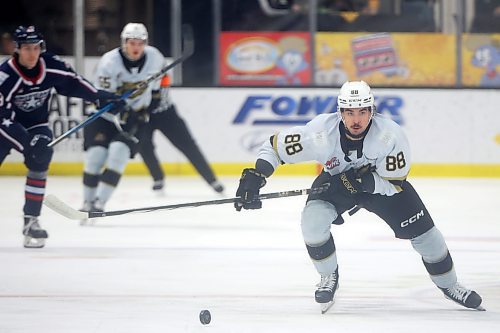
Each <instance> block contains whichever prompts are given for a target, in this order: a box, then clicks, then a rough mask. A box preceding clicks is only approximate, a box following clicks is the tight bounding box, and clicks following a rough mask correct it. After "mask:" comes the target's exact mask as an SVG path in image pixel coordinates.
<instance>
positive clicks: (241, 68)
mask: <svg viewBox="0 0 500 333" xmlns="http://www.w3.org/2000/svg"><path fill="white" fill-rule="evenodd" d="M309 45H310V44H309V33H307V32H223V33H221V35H220V54H219V65H220V72H219V81H220V84H222V85H238V86H240V85H259V86H275V85H277V86H289V85H308V84H310V83H311V51H310V48H309Z"/></svg>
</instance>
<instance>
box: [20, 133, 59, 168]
mask: <svg viewBox="0 0 500 333" xmlns="http://www.w3.org/2000/svg"><path fill="white" fill-rule="evenodd" d="M51 141H52V138H51V137H49V136H47V135H45V134H35V135H33V136H32V138H31V140H30V142H29V143H28V145H27V146H26V147H24V154H25V155H26V156H27V157H28V158H31V159H33V161H35V162H36V163H38V164H47V163H49V162H50V160H51V159H52V154H53V153H54V149H53V148H52V147H49V146H47V145H48V144H49V143H50V142H51Z"/></svg>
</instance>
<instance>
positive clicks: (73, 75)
mask: <svg viewBox="0 0 500 333" xmlns="http://www.w3.org/2000/svg"><path fill="white" fill-rule="evenodd" d="M47 72H48V73H53V74H57V75H63V76H71V77H73V78H76V79H78V81H80V83H81V84H82V85H83V86H85V87H86V88H87V89H88V90H90V91H92V92H97V89H95V88H94V86H92V85H91V84H90V83H88V82H87V81H85V80H83V79H82V78H81V77H80V76H79V75H77V74H75V73H73V72H66V71H62V70H59V69H47Z"/></svg>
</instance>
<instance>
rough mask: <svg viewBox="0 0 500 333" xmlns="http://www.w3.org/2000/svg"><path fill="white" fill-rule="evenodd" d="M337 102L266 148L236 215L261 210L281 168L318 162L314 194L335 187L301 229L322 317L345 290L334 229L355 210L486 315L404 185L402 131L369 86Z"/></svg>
mask: <svg viewBox="0 0 500 333" xmlns="http://www.w3.org/2000/svg"><path fill="white" fill-rule="evenodd" d="M337 103H338V104H337V105H338V106H337V108H338V109H337V111H338V112H337V113H335V114H322V115H318V116H317V117H315V118H314V119H313V120H311V121H310V122H309V123H307V124H306V125H305V126H298V127H292V128H290V129H287V130H284V131H281V132H280V133H278V134H276V135H273V136H272V137H271V138H270V139H269V140H268V141H267V142H265V143H264V144H263V146H262V147H261V149H260V150H259V153H258V155H257V161H256V163H255V168H251V169H245V170H243V174H242V176H241V179H240V184H239V187H238V190H237V192H236V196H237V197H238V198H239V200H238V201H237V202H235V208H236V210H238V211H240V210H241V209H242V208H244V209H259V208H261V207H262V202H261V201H260V200H258V199H256V195H258V194H259V189H260V188H261V187H263V186H264V185H265V184H266V178H267V177H269V176H271V175H272V174H273V172H274V170H275V169H276V168H277V167H278V165H280V164H284V163H297V162H303V161H317V162H319V163H321V164H323V166H324V168H323V172H322V173H321V174H320V175H319V176H318V177H317V178H316V179H315V180H314V182H313V184H312V187H313V188H318V187H320V186H321V185H323V184H329V188H328V190H326V191H323V192H321V193H312V194H310V195H309V197H308V198H307V203H306V205H305V207H304V209H303V212H302V218H301V228H302V236H303V239H304V242H305V244H306V248H307V251H308V253H309V256H310V258H311V260H312V262H313V264H314V266H315V268H316V270H317V272H318V273H319V274H320V275H321V281H320V283H319V284H318V288H317V290H316V292H315V299H316V302H318V303H320V305H321V308H322V312H325V311H327V310H328V309H329V308H330V306H331V305H332V304H333V301H334V296H335V292H336V290H337V288H338V283H339V269H338V265H337V255H336V248H335V243H334V240H333V236H332V234H331V224H332V223H333V224H342V223H343V219H342V216H341V214H342V213H344V212H345V211H347V210H349V209H351V208H353V207H354V206H355V205H357V206H358V207H363V208H365V209H367V210H368V211H370V212H373V213H375V214H376V215H378V216H379V217H380V218H382V219H383V220H384V221H385V222H386V223H387V224H388V225H389V227H391V228H392V230H393V232H394V234H395V236H396V237H397V238H400V239H408V240H409V241H410V243H411V245H412V246H413V248H414V249H415V250H416V251H417V252H418V253H419V254H420V255H421V257H422V261H423V264H424V266H425V268H426V270H427V272H428V273H429V275H430V278H431V280H432V282H434V284H435V285H436V286H437V287H438V288H439V289H440V290H441V291H442V292H443V293H444V295H445V297H446V298H449V299H451V300H453V301H455V302H456V303H458V304H460V305H462V306H464V307H466V308H471V309H478V310H483V308H482V307H481V302H482V299H481V297H480V296H479V295H478V294H477V293H476V292H475V291H472V290H470V289H468V288H465V287H464V286H462V285H460V284H459V283H458V282H457V275H456V272H455V268H454V265H453V260H452V258H451V255H450V253H449V251H448V248H447V246H446V243H445V240H444V238H443V236H442V234H441V232H440V231H439V230H438V229H437V227H436V226H435V225H434V222H433V220H432V218H431V216H430V214H429V212H428V211H427V209H426V207H425V206H424V204H423V203H422V201H421V199H420V197H419V195H418V194H417V192H416V191H415V189H414V188H413V186H412V185H411V184H410V182H409V181H408V180H407V179H406V177H407V175H408V172H409V170H410V149H409V144H408V140H407V138H406V136H405V134H404V133H403V131H402V129H401V128H400V127H399V125H397V124H396V123H394V122H393V121H392V120H390V119H387V118H385V117H382V116H380V115H378V114H376V111H375V105H374V97H373V95H372V93H371V91H370V87H369V86H368V85H367V84H366V83H365V82H363V81H352V82H346V83H344V84H343V86H342V88H341V89H340V94H339V96H338V98H337Z"/></svg>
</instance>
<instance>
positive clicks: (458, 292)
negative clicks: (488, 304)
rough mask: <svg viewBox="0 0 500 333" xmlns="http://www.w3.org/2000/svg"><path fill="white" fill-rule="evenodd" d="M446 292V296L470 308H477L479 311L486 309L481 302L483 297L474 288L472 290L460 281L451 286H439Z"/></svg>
mask: <svg viewBox="0 0 500 333" xmlns="http://www.w3.org/2000/svg"><path fill="white" fill-rule="evenodd" d="M439 289H441V291H442V292H443V294H444V297H446V298H448V299H450V300H452V301H453V302H455V303H458V304H460V305H462V306H464V307H466V308H469V309H476V310H478V311H486V310H485V309H484V308H483V307H482V306H481V302H482V301H483V299H482V298H481V296H479V294H478V293H476V292H475V291H474V290H470V289H467V288H465V287H464V286H462V285H461V284H460V283H458V282H457V283H455V285H453V287H451V288H439Z"/></svg>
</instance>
